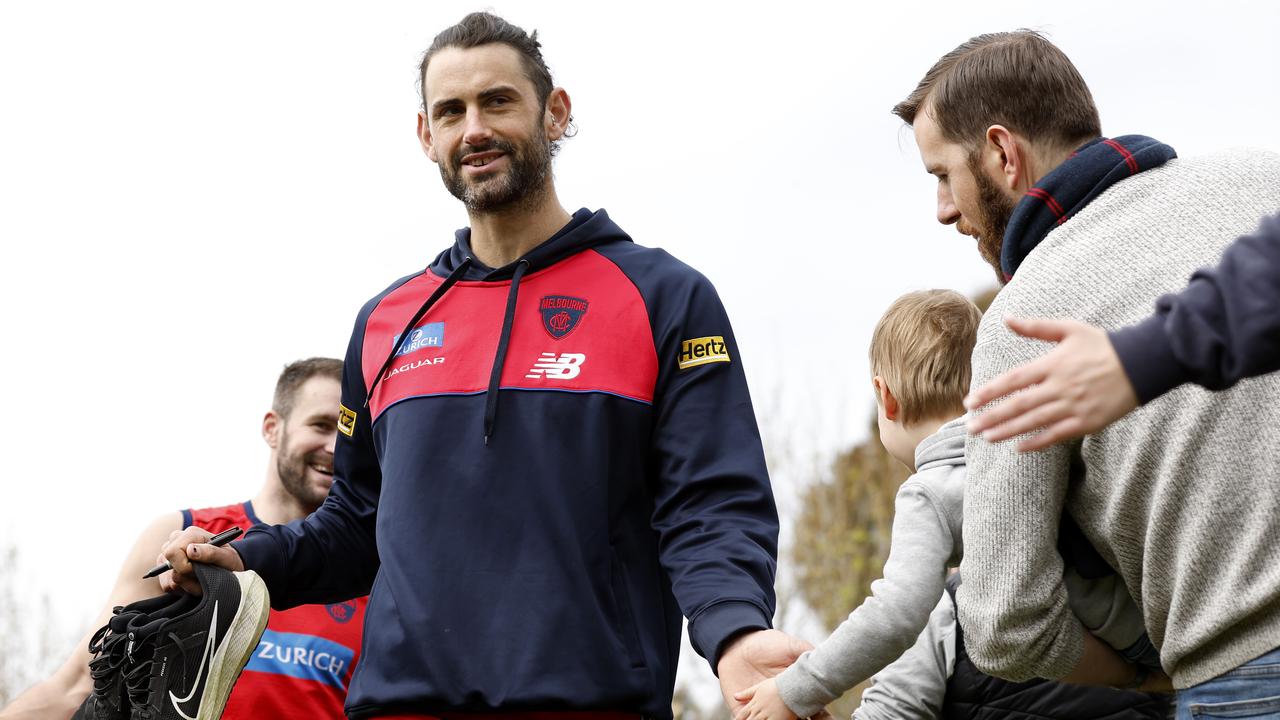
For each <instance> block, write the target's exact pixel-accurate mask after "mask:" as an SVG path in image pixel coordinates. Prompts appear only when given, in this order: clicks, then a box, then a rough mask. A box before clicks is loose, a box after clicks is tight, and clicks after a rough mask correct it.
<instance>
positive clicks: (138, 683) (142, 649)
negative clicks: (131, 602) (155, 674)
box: [124, 632, 186, 717]
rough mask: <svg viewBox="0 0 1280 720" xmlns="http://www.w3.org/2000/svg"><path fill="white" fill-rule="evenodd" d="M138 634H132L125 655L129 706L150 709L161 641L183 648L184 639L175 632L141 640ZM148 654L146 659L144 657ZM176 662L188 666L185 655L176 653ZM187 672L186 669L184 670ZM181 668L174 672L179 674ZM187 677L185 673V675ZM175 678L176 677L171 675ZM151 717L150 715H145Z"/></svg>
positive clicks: (125, 678) (149, 636)
mask: <svg viewBox="0 0 1280 720" xmlns="http://www.w3.org/2000/svg"><path fill="white" fill-rule="evenodd" d="M136 634H137V633H135V632H130V633H129V635H128V637H129V643H128V644H127V645H126V651H125V654H126V656H127V658H128V661H129V664H130V668H129V671H128V672H126V673H125V676H124V681H125V687H126V688H127V690H128V692H129V704H130V705H132V706H133V707H134V708H135V709H138V710H140V709H143V708H146V709H150V708H151V707H152V688H153V686H154V685H153V683H152V682H151V680H152V677H151V675H152V668H154V667H155V664H156V656H157V655H159V654H160V642H159V640H161V639H165V640H168V641H169V642H172V643H173V644H174V645H178V646H181V644H182V638H180V637H178V636H177V634H175V633H173V632H154V633H151V634H148V635H144V636H143V637H141V638H137V637H135V635H136ZM143 654H146V657H145V658H144V657H142V655H143ZM175 660H176V661H177V662H179V663H181V664H182V665H183V666H185V665H186V655H185V654H184V653H180V652H179V653H175ZM182 669H183V670H185V667H183V668H182ZM178 670H179V668H177V667H175V668H173V672H174V673H177V672H178ZM184 675H185V673H184ZM170 677H175V675H170ZM144 717H149V714H147V715H144Z"/></svg>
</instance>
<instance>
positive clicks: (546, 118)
mask: <svg viewBox="0 0 1280 720" xmlns="http://www.w3.org/2000/svg"><path fill="white" fill-rule="evenodd" d="M572 117H573V101H572V100H570V99H569V93H567V92H565V89H564V88H562V87H558V88H556V89H554V90H552V91H551V94H550V95H548V96H547V111H546V113H544V115H543V118H542V122H543V125H544V126H545V128H546V131H547V139H548V140H551V141H555V140H559V139H560V138H562V137H564V134H565V133H566V132H568V130H569V119H570V118H572Z"/></svg>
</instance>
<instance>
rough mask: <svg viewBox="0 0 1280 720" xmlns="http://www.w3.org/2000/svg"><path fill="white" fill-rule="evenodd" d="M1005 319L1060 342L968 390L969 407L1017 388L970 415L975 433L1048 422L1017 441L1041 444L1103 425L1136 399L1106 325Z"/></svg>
mask: <svg viewBox="0 0 1280 720" xmlns="http://www.w3.org/2000/svg"><path fill="white" fill-rule="evenodd" d="M1005 324H1006V325H1008V326H1009V328H1010V329H1011V330H1013V331H1014V332H1016V333H1018V334H1019V335H1021V336H1023V337H1026V338H1035V339H1039V340H1049V341H1051V342H1057V343H1058V346H1057V347H1056V348H1054V349H1053V350H1051V351H1050V352H1049V353H1047V354H1046V355H1044V356H1042V357H1040V358H1038V359H1036V360H1033V361H1032V362H1029V363H1027V364H1026V365H1021V366H1019V367H1016V368H1014V369H1012V370H1010V371H1009V372H1007V373H1005V374H1003V375H1000V376H999V377H996V378H994V379H993V380H991V381H990V382H988V383H987V384H985V385H983V386H982V387H980V388H978V389H977V390H974V391H973V392H971V393H969V397H967V398H965V401H964V404H965V407H967V408H968V409H970V410H976V409H978V408H980V407H982V406H983V405H986V404H987V403H989V402H991V401H992V400H995V399H996V398H1000V397H1004V396H1005V395H1008V394H1010V393H1013V392H1018V395H1016V396H1014V397H1011V398H1009V399H1007V400H1005V401H1004V402H1002V403H1000V404H999V405H997V406H995V407H992V408H989V409H987V410H986V411H984V412H983V413H982V414H980V415H976V416H975V417H974V418H973V419H972V420H970V421H969V432H971V433H973V434H975V435H977V434H979V433H981V434H982V437H983V439H985V440H987V441H989V442H999V441H1001V440H1007V439H1009V438H1011V437H1014V436H1015V435H1021V434H1023V433H1027V432H1031V431H1033V430H1036V429H1037V428H1043V429H1042V430H1041V431H1040V432H1039V433H1038V434H1036V435H1034V436H1032V437H1030V438H1027V439H1026V440H1023V441H1022V442H1020V443H1018V450H1020V451H1023V452H1027V451H1030V450H1042V449H1044V448H1047V447H1049V446H1050V445H1053V444H1054V443H1057V442H1060V441H1062V440H1069V439H1071V438H1078V437H1081V436H1082V435H1088V434H1089V433H1093V432H1097V431H1099V430H1101V429H1102V428H1104V427H1106V426H1107V425H1110V424H1111V423H1113V422H1115V421H1116V420H1119V419H1120V418H1121V417H1123V416H1124V415H1125V414H1127V413H1128V412H1129V411H1130V410H1132V409H1134V408H1136V407H1137V406H1138V396H1137V395H1136V394H1135V393H1134V391H1133V385H1132V384H1131V383H1130V382H1129V376H1128V375H1126V374H1125V372H1124V366H1123V365H1121V364H1120V358H1119V356H1117V355H1116V351H1115V348H1113V347H1112V346H1111V340H1110V339H1109V338H1108V337H1107V333H1106V331H1104V330H1101V329H1099V328H1096V327H1093V326H1092V325H1086V324H1084V323H1081V322H1076V321H1075V320H1023V319H1019V318H1006V319H1005ZM1019 391H1022V392H1019Z"/></svg>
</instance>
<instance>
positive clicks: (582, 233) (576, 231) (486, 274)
mask: <svg viewBox="0 0 1280 720" xmlns="http://www.w3.org/2000/svg"><path fill="white" fill-rule="evenodd" d="M619 240H621V241H625V242H631V236H629V235H627V234H626V233H625V232H623V230H622V228H620V227H618V226H617V225H616V224H614V222H613V220H610V219H609V213H607V212H605V211H604V210H596V211H595V212H592V211H590V210H588V209H586V208H581V209H579V210H578V211H577V212H575V213H574V214H573V217H572V218H570V220H569V222H568V223H567V224H566V225H565V226H564V227H562V228H560V230H559V231H558V232H557V233H556V234H555V235H552V236H551V237H549V238H547V239H546V240H545V241H543V242H542V243H541V244H539V245H538V246H537V247H535V248H534V249H532V250H530V251H529V252H527V253H525V254H524V256H523V257H521V258H519V259H517V260H516V261H515V262H512V263H509V264H507V265H503V266H502V267H500V268H491V267H488V266H487V265H485V264H484V263H482V262H480V261H479V260H477V259H476V257H475V255H474V254H473V253H472V252H471V228H469V227H465V228H462V229H461V230H458V231H457V232H455V233H454V242H453V246H452V247H450V248H449V249H448V250H445V251H444V252H442V253H440V254H439V255H437V256H436V259H435V260H433V261H432V263H431V268H430V269H431V272H432V273H434V274H436V275H438V276H440V277H448V276H449V275H451V274H452V273H453V272H454V270H456V269H457V268H459V267H460V266H461V265H462V264H463V263H464V262H465V261H466V260H467V259H468V258H470V260H471V262H470V266H469V267H467V269H466V270H465V271H464V272H463V274H462V276H461V277H460V278H459V279H460V280H481V281H488V282H501V281H505V280H510V279H511V278H512V277H513V276H514V275H515V271H516V266H518V265H520V264H521V263H525V264H526V266H527V267H526V272H537V271H539V270H541V269H543V268H546V267H550V266H551V265H554V264H556V263H557V262H559V261H561V260H563V259H565V258H567V257H569V256H570V255H574V254H576V253H579V252H582V251H583V250H586V249H587V248H590V247H595V246H597V245H604V244H605V243H611V242H616V241H619Z"/></svg>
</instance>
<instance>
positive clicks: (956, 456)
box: [916, 415, 969, 472]
mask: <svg viewBox="0 0 1280 720" xmlns="http://www.w3.org/2000/svg"><path fill="white" fill-rule="evenodd" d="M968 421H969V416H967V415H962V416H960V417H958V418H956V419H955V420H952V421H950V422H948V423H947V424H945V425H943V426H942V427H940V428H938V432H936V433H934V434H932V435H930V436H929V437H927V438H925V439H924V440H921V441H920V444H919V445H917V446H916V472H923V471H925V470H929V469H932V468H935V467H941V466H943V465H964V440H965V436H966V435H968V433H967V432H966V429H965V423H967V422H968Z"/></svg>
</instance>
